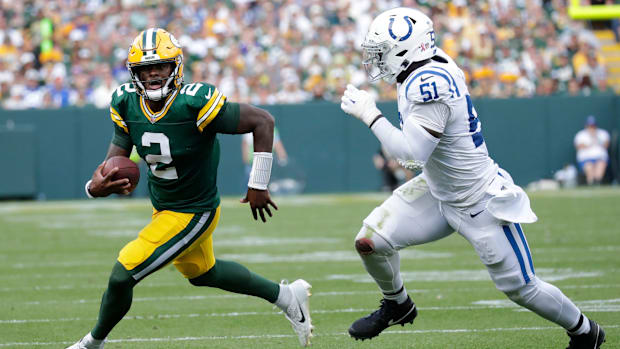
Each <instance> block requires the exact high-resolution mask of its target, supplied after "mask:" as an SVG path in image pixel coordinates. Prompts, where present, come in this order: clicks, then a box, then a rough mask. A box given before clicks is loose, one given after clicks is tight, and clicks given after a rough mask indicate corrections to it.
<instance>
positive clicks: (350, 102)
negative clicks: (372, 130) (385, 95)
mask: <svg viewBox="0 0 620 349" xmlns="http://www.w3.org/2000/svg"><path fill="white" fill-rule="evenodd" d="M340 100H341V101H342V103H340V108H341V109H342V110H343V111H344V112H345V113H347V114H349V115H353V116H355V117H356V118H358V119H360V120H362V121H363V122H364V123H365V124H366V125H367V126H368V127H370V124H371V123H372V122H373V121H374V120H375V119H376V118H377V116H379V115H381V114H382V113H381V110H379V109H378V108H377V105H376V104H375V99H374V98H373V96H372V95H371V94H370V93H368V92H366V91H364V90H358V89H357V88H356V87H355V86H353V85H351V84H348V85H347V89H346V90H345V91H344V95H343V96H342V98H341V99H340Z"/></svg>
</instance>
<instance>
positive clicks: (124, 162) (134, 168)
mask: <svg viewBox="0 0 620 349" xmlns="http://www.w3.org/2000/svg"><path fill="white" fill-rule="evenodd" d="M115 167H118V172H116V174H114V176H113V177H112V179H113V180H117V179H122V178H128V179H129V183H131V186H132V188H135V187H136V185H138V181H139V180H140V168H138V165H137V164H136V163H135V162H133V161H132V160H131V159H129V158H128V157H125V156H113V157H111V158H109V159H108V160H107V161H106V162H105V165H104V166H103V175H104V176H105V175H106V174H107V173H108V172H110V171H111V170H112V169H113V168H115Z"/></svg>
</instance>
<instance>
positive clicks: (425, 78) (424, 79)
mask: <svg viewBox="0 0 620 349" xmlns="http://www.w3.org/2000/svg"><path fill="white" fill-rule="evenodd" d="M430 78H432V76H427V77H424V78H421V79H420V81H422V82H424V81H426V80H428V79H430Z"/></svg>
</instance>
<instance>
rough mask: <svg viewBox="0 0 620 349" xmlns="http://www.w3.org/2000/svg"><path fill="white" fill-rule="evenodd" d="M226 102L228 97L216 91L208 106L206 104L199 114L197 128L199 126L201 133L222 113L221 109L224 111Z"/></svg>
mask: <svg viewBox="0 0 620 349" xmlns="http://www.w3.org/2000/svg"><path fill="white" fill-rule="evenodd" d="M225 101H226V96H224V95H223V94H222V93H221V92H220V91H219V90H218V89H215V90H214V91H213V95H212V96H211V98H210V99H209V101H208V102H207V104H205V106H204V107H202V109H200V111H199V112H198V117H197V120H198V121H197V122H196V126H198V129H199V130H200V132H202V130H204V128H205V127H207V125H208V124H209V123H211V121H213V119H214V118H215V117H216V116H217V114H218V113H219V112H220V109H222V106H223V105H224V102H225Z"/></svg>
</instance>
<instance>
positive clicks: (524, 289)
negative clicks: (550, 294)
mask: <svg viewBox="0 0 620 349" xmlns="http://www.w3.org/2000/svg"><path fill="white" fill-rule="evenodd" d="M539 291H540V289H539V287H538V282H537V280H536V278H534V279H532V280H530V282H528V283H527V284H524V285H520V286H518V287H515V288H513V289H510V290H507V291H504V293H505V294H506V296H508V298H509V299H510V300H511V301H513V302H515V303H517V304H519V305H521V306H525V305H527V304H528V303H529V302H530V301H531V300H532V299H533V298H534V297H535V296H536V295H537V294H538V292H539Z"/></svg>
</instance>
